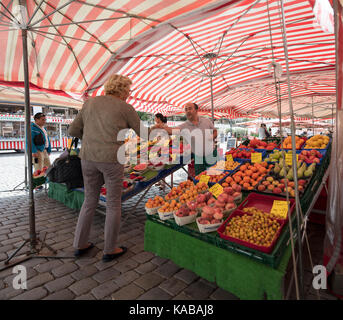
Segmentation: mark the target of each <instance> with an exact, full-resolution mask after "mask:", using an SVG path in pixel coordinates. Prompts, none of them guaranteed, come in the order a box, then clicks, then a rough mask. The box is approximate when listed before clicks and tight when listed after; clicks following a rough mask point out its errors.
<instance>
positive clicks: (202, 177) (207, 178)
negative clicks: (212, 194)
mask: <svg viewBox="0 0 343 320" xmlns="http://www.w3.org/2000/svg"><path fill="white" fill-rule="evenodd" d="M209 180H210V176H207V175H206V174H204V175H202V176H201V177H200V180H199V182H203V183H206V184H208V181H209Z"/></svg>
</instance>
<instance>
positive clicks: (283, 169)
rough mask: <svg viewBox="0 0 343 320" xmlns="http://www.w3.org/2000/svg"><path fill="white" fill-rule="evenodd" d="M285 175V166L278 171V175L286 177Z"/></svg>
mask: <svg viewBox="0 0 343 320" xmlns="http://www.w3.org/2000/svg"><path fill="white" fill-rule="evenodd" d="M286 175H287V173H286V170H285V168H282V169H281V170H280V172H279V176H280V177H283V178H284V177H286Z"/></svg>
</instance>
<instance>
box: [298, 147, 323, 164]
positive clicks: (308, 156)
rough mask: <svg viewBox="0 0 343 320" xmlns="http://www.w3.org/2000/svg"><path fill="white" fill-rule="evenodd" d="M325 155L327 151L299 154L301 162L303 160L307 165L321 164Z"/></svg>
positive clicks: (309, 151) (302, 152)
mask: <svg viewBox="0 0 343 320" xmlns="http://www.w3.org/2000/svg"><path fill="white" fill-rule="evenodd" d="M324 154H325V151H322V150H320V151H318V150H315V149H312V150H302V151H301V152H300V154H299V160H303V161H305V162H306V163H321V162H322V160H323V155H324Z"/></svg>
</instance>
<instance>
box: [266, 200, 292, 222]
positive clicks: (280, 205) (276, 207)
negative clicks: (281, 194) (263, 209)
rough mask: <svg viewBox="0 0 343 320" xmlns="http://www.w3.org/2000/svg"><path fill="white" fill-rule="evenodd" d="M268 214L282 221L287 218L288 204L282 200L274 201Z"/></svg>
mask: <svg viewBox="0 0 343 320" xmlns="http://www.w3.org/2000/svg"><path fill="white" fill-rule="evenodd" d="M270 213H273V214H275V215H276V216H277V217H280V218H282V219H286V218H287V213H288V203H287V201H283V200H274V202H273V207H272V210H271V211H270Z"/></svg>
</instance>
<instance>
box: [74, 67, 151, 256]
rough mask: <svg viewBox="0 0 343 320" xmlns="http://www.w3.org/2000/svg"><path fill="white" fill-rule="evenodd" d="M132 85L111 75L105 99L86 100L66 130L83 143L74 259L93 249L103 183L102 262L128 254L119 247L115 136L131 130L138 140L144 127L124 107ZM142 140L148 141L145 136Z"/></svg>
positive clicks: (119, 183)
mask: <svg viewBox="0 0 343 320" xmlns="http://www.w3.org/2000/svg"><path fill="white" fill-rule="evenodd" d="M131 84H132V82H131V80H130V79H129V78H127V77H126V76H122V75H117V74H116V75H112V76H111V77H110V78H109V79H108V80H107V81H106V83H105V85H104V87H105V95H104V96H97V97H94V98H90V99H88V100H86V102H85V103H84V104H83V107H82V109H81V111H80V112H79V113H78V115H77V116H76V118H75V120H74V121H73V123H72V124H71V125H70V128H69V134H70V135H71V136H73V137H78V138H81V139H82V146H81V151H80V157H81V165H82V172H83V179H84V188H85V200H84V202H83V205H82V208H81V212H80V216H79V219H78V222H77V226H76V231H75V238H74V247H75V248H76V250H75V255H76V256H80V255H82V254H84V253H85V252H87V251H88V250H89V249H90V248H92V247H93V246H94V245H93V244H92V243H90V242H88V238H89V233H90V229H91V224H92V220H93V216H94V213H95V210H96V208H97V206H98V202H99V197H100V188H101V187H102V185H103V184H104V183H105V186H106V189H107V195H106V219H105V245H104V250H103V253H104V254H103V261H105V262H106V261H111V260H113V259H115V258H117V257H119V256H121V255H122V254H124V253H125V252H126V251H127V248H126V247H123V246H118V235H119V230H120V219H121V195H122V184H123V171H124V169H123V164H121V163H120V162H119V161H118V157H117V155H118V150H119V148H120V146H121V145H122V144H123V143H124V142H123V141H118V140H117V135H118V132H119V131H120V130H121V129H125V128H132V129H133V130H134V131H135V132H136V133H137V135H138V136H141V135H143V133H141V131H140V129H141V128H143V127H144V126H143V125H142V124H141V121H140V118H139V116H138V114H137V112H136V111H135V109H134V108H133V107H132V106H131V105H130V104H127V103H126V99H127V98H128V97H129V94H130V86H131ZM145 129H146V132H147V133H148V130H147V128H145ZM142 132H143V131H142ZM141 138H143V139H147V140H148V136H141Z"/></svg>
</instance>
